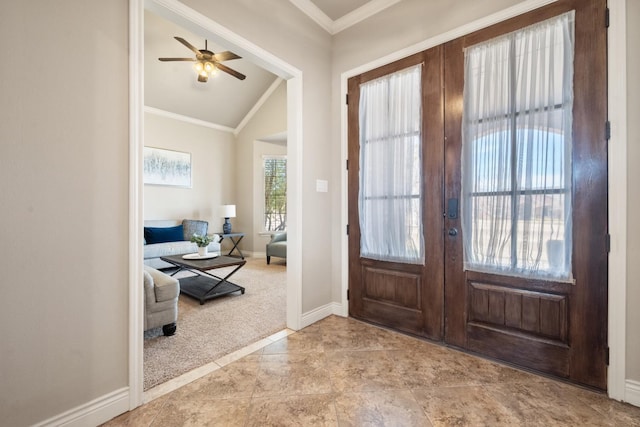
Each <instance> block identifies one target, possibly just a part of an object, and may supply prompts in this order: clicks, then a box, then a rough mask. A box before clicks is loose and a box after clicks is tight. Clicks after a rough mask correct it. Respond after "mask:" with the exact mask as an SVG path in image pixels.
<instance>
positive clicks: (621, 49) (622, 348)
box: [340, 0, 638, 404]
mask: <svg viewBox="0 0 640 427" xmlns="http://www.w3.org/2000/svg"><path fill="white" fill-rule="evenodd" d="M555 1H556V0H527V1H524V2H522V3H520V4H517V5H515V6H512V7H509V8H507V9H504V10H502V11H499V12H497V13H494V14H492V15H489V16H487V17H484V18H481V19H478V20H475V21H472V22H470V23H468V24H465V25H463V26H461V27H458V28H455V29H453V30H451V31H448V32H446V33H443V34H440V35H437V36H434V37H431V38H429V39H427V40H424V41H422V42H419V43H417V44H414V45H412V46H409V47H406V48H404V49H401V50H399V51H396V52H393V53H391V54H389V55H386V56H384V57H382V58H378V59H376V60H374V61H371V62H369V63H366V64H364V65H361V66H359V67H356V68H354V69H351V70H348V71H345V72H343V73H342V74H341V76H340V91H341V92H340V93H341V98H340V99H344V98H343V97H344V96H345V95H346V94H347V92H348V90H347V88H348V86H347V83H348V79H349V78H351V77H354V76H357V75H359V74H362V73H364V72H366V71H370V70H372V69H375V68H378V67H381V66H383V65H386V64H389V63H391V62H394V61H397V60H399V59H401V58H404V57H406V56H409V55H413V54H415V53H418V52H421V51H423V50H427V49H429V48H431V47H434V46H437V45H440V44H443V43H446V42H448V41H451V40H454V39H456V38H458V37H461V36H464V35H466V34H469V33H472V32H474V31H477V30H480V29H482V28H485V27H488V26H490V25H493V24H497V23H499V22H502V21H504V20H507V19H509V18H513V17H515V16H518V15H522V14H524V13H526V12H529V11H531V10H533V9H537V8H539V7H542V6H545V5H548V4H551V3H554V2H555ZM626 2H627V0H608V7H609V10H610V23H611V25H610V27H609V30H608V41H607V48H608V59H607V61H608V69H614V67H615V69H616V70H618V69H620V71H619V73H618V71H617V76H618V77H619V78H615V79H609V81H608V97H607V99H608V104H609V105H608V109H609V111H608V112H609V120H610V121H611V123H612V134H611V140H610V143H609V160H608V166H609V168H608V169H609V170H608V181H609V188H615V189H616V191H615V192H614V191H609V195H608V202H609V233H610V236H611V251H610V253H609V276H608V281H609V290H608V292H609V299H608V305H609V310H608V318H609V322H608V342H609V349H610V350H609V351H610V361H609V367H608V372H607V375H608V378H607V382H608V385H607V393H608V395H609V397H611V398H612V399H617V400H624V401H628V400H629V399H630V395H631V392H630V391H629V390H628V386H627V385H626V286H627V274H626V269H627V249H626V247H627V238H626V235H627V163H626V162H627V161H626V154H627V144H628V141H627V130H626V129H627V107H626V97H627V92H626V89H627V88H626V58H627V53H626V45H627V44H626V38H627V37H626V12H625V11H626ZM614 64H615V65H614ZM341 104H342V106H341V108H342V109H341V153H342V156H343V157H342V158H343V159H347V158H348V156H347V153H348V121H347V120H348V115H347V113H348V110H347V105H346V104H345V103H341ZM347 178H348V174H347V171H346V170H345V171H343V173H342V176H341V191H342V194H341V200H342V212H341V220H342V224H341V226H342V230H344V229H346V227H347V225H348V180H347ZM348 242H349V237H348V236H347V235H346V234H342V241H341V248H342V275H341V279H342V280H341V293H340V295H341V304H342V315H344V316H348V314H349V303H348V300H347V291H348V288H349V252H348ZM635 404H638V402H636V403H635Z"/></svg>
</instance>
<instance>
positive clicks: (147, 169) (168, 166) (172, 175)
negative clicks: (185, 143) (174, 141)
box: [144, 147, 191, 188]
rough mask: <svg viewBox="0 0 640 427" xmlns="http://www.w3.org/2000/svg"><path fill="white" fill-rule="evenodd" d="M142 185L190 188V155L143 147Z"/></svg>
mask: <svg viewBox="0 0 640 427" xmlns="http://www.w3.org/2000/svg"><path fill="white" fill-rule="evenodd" d="M144 183H145V184H152V185H171V186H175V187H186V188H191V153H183V152H181V151H173V150H165V149H164V148H155V147H144Z"/></svg>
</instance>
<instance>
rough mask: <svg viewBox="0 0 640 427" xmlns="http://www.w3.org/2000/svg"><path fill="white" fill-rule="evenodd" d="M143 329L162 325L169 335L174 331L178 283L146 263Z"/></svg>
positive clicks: (176, 316) (176, 314)
mask: <svg viewBox="0 0 640 427" xmlns="http://www.w3.org/2000/svg"><path fill="white" fill-rule="evenodd" d="M143 275H144V280H143V281H144V330H145V331H146V330H148V329H152V328H158V327H160V326H162V332H163V333H164V334H165V335H166V336H171V335H173V334H175V332H176V322H177V320H178V296H179V294H180V283H179V282H178V280H177V279H175V278H173V277H171V276H169V275H167V274H164V273H163V272H161V271H158V270H156V269H155V268H153V267H149V266H148V265H145V266H144V272H143Z"/></svg>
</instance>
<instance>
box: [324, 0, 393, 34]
mask: <svg viewBox="0 0 640 427" xmlns="http://www.w3.org/2000/svg"><path fill="white" fill-rule="evenodd" d="M400 1H401V0H370V1H369V2H367V3H365V4H364V5H362V6H360V7H359V8H357V9H356V10H353V11H351V12H349V13H347V14H346V15H344V16H343V17H341V18H338V19H336V20H335V21H333V26H332V27H331V34H338V33H339V32H340V31H342V30H346V29H347V28H349V27H351V26H353V25H356V24H357V23H359V22H361V21H364V20H365V19H367V18H369V17H371V16H373V15H375V14H376V13H379V12H382V11H383V10H385V9H386V8H388V7H390V6H393V5H394V4H396V3H398V2H400Z"/></svg>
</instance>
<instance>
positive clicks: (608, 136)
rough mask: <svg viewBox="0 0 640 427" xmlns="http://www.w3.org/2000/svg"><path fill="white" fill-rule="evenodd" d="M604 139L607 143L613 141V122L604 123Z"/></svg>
mask: <svg viewBox="0 0 640 427" xmlns="http://www.w3.org/2000/svg"><path fill="white" fill-rule="evenodd" d="M604 139H605V141H608V140H610V139H611V122H610V121H609V120H607V121H606V122H604Z"/></svg>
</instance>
